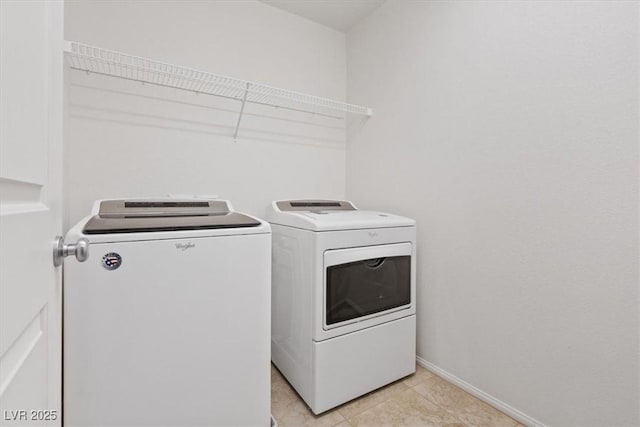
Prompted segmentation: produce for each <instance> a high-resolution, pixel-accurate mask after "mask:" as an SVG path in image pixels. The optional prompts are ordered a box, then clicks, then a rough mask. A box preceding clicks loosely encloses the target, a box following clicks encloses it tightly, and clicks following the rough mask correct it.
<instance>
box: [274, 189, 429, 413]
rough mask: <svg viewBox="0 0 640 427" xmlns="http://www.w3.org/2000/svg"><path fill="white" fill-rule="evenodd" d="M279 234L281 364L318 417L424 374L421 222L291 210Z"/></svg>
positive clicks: (328, 208)
mask: <svg viewBox="0 0 640 427" xmlns="http://www.w3.org/2000/svg"><path fill="white" fill-rule="evenodd" d="M267 220H268V221H269V222H270V223H271V229H272V232H273V265H272V328H271V359H272V361H273V362H274V364H275V365H276V366H277V367H278V369H279V370H280V371H281V372H282V373H283V374H284V376H285V377H286V378H287V380H288V381H289V382H290V383H291V384H292V385H293V387H294V388H295V389H296V390H297V391H298V393H299V394H300V396H302V398H303V399H304V400H305V402H306V403H307V404H308V405H309V407H310V408H311V410H313V412H314V413H316V414H318V413H321V412H324V411H326V410H328V409H331V408H333V407H335V406H337V405H340V404H342V403H344V402H347V401H349V400H351V399H353V398H356V397H358V396H360V395H362V394H365V393H367V392H370V391H372V390H374V389H376V388H378V387H381V386H383V385H385V384H387V383H390V382H392V381H395V380H397V379H399V378H402V377H404V376H407V375H409V374H411V373H413V372H415V333H416V320H415V312H416V308H415V292H416V284H415V251H416V249H415V248H416V225H415V221H414V220H412V219H409V218H404V217H401V216H397V215H391V214H386V213H382V212H372V211H362V210H358V209H356V208H355V207H354V206H353V204H352V203H350V202H347V201H331V200H287V201H276V202H273V203H272V205H271V206H270V207H269V208H268V211H267Z"/></svg>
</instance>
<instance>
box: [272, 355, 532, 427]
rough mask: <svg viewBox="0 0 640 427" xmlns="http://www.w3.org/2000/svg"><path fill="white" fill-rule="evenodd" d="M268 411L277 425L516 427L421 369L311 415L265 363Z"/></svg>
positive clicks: (280, 375) (299, 399)
mask: <svg viewBox="0 0 640 427" xmlns="http://www.w3.org/2000/svg"><path fill="white" fill-rule="evenodd" d="M271 413H272V415H273V416H274V418H275V419H276V421H277V422H278V426H279V427H313V426H319V427H332V426H335V427H349V426H353V427H360V426H372V427H378V426H398V427H400V426H448V427H454V426H492V427H493V426H497V427H502V426H504V427H516V426H518V427H520V426H521V424H519V423H518V422H517V421H515V420H514V419H512V418H509V417H508V416H506V415H505V414H503V413H502V412H500V411H498V410H497V409H495V408H493V407H491V406H489V405H487V404H486V403H484V402H482V401H481V400H479V399H476V398H475V397H473V396H472V395H470V394H469V393H467V392H465V391H464V390H462V389H460V388H458V387H456V386H454V385H452V384H450V383H448V382H447V381H445V380H443V379H441V378H440V377H438V376H436V375H434V374H432V373H431V372H429V371H427V370H426V369H424V368H423V367H421V366H417V367H416V373H415V374H413V375H411V376H409V377H406V378H403V379H402V380H399V381H396V382H394V383H391V384H389V385H387V386H385V387H382V388H380V389H378V390H375V391H373V392H371V393H369V394H366V395H364V396H362V397H359V398H357V399H355V400H352V401H350V402H347V403H345V404H344V405H341V406H339V407H337V408H335V409H332V410H330V411H328V412H325V413H323V414H321V415H314V414H313V413H312V412H311V410H310V409H309V408H308V407H307V405H306V404H305V403H304V401H303V400H302V398H300V396H299V395H298V394H297V393H296V392H295V391H294V390H293V388H292V387H291V386H290V385H289V383H288V382H287V380H285V379H284V377H283V376H282V374H281V373H280V372H279V371H278V370H277V369H276V368H275V367H274V366H273V365H271Z"/></svg>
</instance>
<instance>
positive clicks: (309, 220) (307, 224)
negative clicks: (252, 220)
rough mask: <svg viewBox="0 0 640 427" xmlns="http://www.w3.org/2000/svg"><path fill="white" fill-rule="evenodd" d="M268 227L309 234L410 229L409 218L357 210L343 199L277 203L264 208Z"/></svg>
mask: <svg viewBox="0 0 640 427" xmlns="http://www.w3.org/2000/svg"><path fill="white" fill-rule="evenodd" d="M267 221H269V222H270V223H272V224H278V225H284V226H288V227H294V228H300V229H303V230H310V231H337V230H357V229H366V228H388V227H413V226H415V225H416V222H415V221H414V220H413V219H410V218H406V217H403V216H399V215H393V214H389V213H384V212H376V211H364V210H359V209H357V208H356V207H355V206H354V205H353V204H352V203H351V202H348V201H344V200H279V201H275V202H273V203H272V204H271V205H270V206H269V208H268V209H267Z"/></svg>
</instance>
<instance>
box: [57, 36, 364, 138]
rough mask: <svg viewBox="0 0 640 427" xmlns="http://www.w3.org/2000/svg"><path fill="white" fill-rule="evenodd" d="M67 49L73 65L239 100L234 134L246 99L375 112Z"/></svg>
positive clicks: (82, 47)
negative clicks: (239, 104) (240, 104)
mask: <svg viewBox="0 0 640 427" xmlns="http://www.w3.org/2000/svg"><path fill="white" fill-rule="evenodd" d="M65 53H66V57H67V63H68V64H69V66H70V67H71V68H73V69H77V70H83V71H86V72H90V73H96V74H103V75H107V76H113V77H119V78H124V79H128V80H135V81H139V82H144V83H150V84H154V85H160V86H167V87H171V88H176V89H183V90H187V91H192V92H195V93H203V94H207V95H214V96H220V97H224V98H229V99H235V100H237V101H240V102H242V106H241V109H240V116H239V117H238V124H237V125H236V131H235V133H234V137H235V136H237V133H238V126H239V124H240V120H241V118H242V112H243V111H244V105H245V103H247V102H248V103H253V104H261V105H268V106H272V107H276V108H284V109H289V110H295V111H302V112H305V113H312V114H319V115H322V116H328V117H333V118H337V119H342V118H344V117H343V116H342V115H339V114H336V113H351V114H359V115H365V116H371V115H372V114H373V111H372V109H371V108H367V107H361V106H359V105H353V104H347V103H345V102H340V101H334V100H331V99H327V98H322V97H319V96H313V95H308V94H304V93H300V92H294V91H290V90H286V89H280V88H276V87H272V86H267V85H263V84H259V83H254V82H250V81H246V80H239V79H234V78H231V77H225V76H220V75H218V74H213V73H209V72H206V71H201V70H196V69H192V68H187V67H182V66H179V65H173V64H168V63H164V62H159V61H155V60H152V59H148V58H142V57H139V56H133V55H128V54H125V53H121V52H116V51H113V50H108V49H102V48H99V47H95V46H89V45H86V44H82V43H77V42H73V41H66V42H65Z"/></svg>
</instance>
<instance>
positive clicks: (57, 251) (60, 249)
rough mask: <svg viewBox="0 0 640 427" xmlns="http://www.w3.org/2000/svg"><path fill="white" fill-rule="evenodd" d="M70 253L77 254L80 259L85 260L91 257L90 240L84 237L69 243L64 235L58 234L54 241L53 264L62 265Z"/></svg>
mask: <svg viewBox="0 0 640 427" xmlns="http://www.w3.org/2000/svg"><path fill="white" fill-rule="evenodd" d="M69 255H75V256H76V259H77V260H78V261H80V262H85V261H86V260H87V259H88V258H89V241H88V240H87V239H85V238H84V237H83V238H81V239H78V241H77V242H76V243H71V244H68V245H67V244H65V243H64V240H63V239H62V236H56V239H55V240H54V241H53V265H55V266H56V267H58V266H59V265H62V261H63V260H64V258H65V257H68V256H69Z"/></svg>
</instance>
